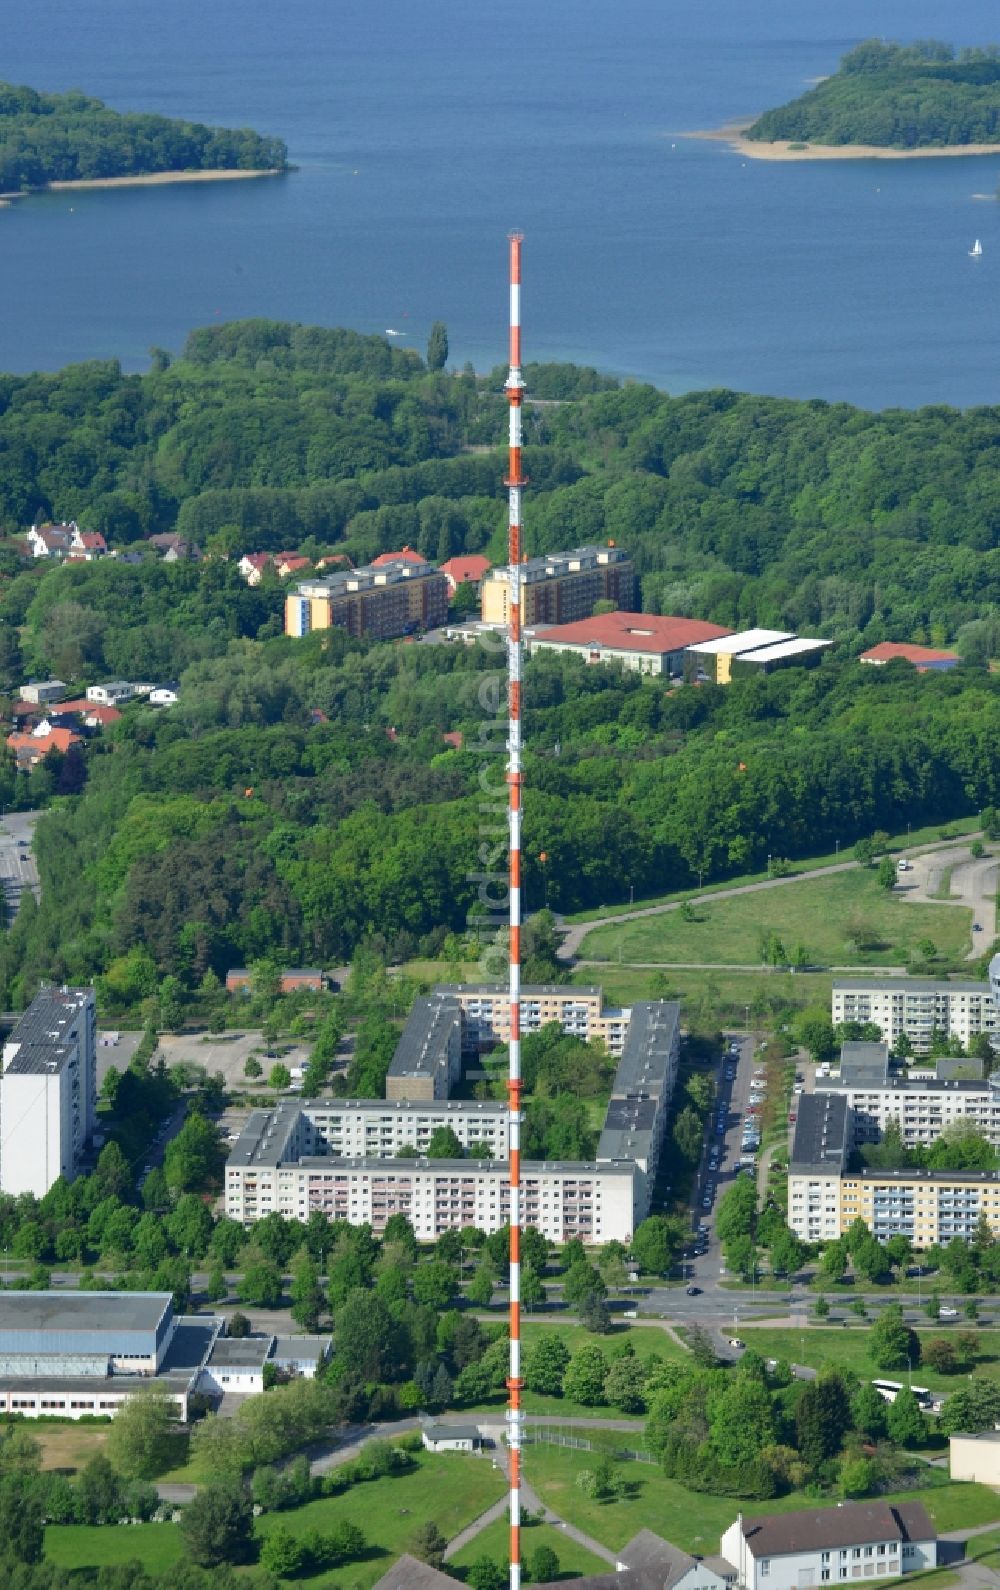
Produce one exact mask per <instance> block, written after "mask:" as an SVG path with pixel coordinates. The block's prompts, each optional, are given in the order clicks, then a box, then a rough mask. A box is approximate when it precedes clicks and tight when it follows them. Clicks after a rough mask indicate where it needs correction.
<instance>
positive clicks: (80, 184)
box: [34, 169, 283, 193]
mask: <svg viewBox="0 0 1000 1590" xmlns="http://www.w3.org/2000/svg"><path fill="white" fill-rule="evenodd" d="M282 175H283V173H282V172H280V171H278V170H277V169H272V170H268V171H149V172H146V173H145V174H144V175H143V176H136V177H82V178H80V179H79V180H78V181H74V182H47V183H46V184H45V186H44V187H43V188H37V189H35V190H34V191H35V192H37V193H63V192H71V193H72V192H75V190H76V189H77V188H156V187H160V186H161V185H162V184H163V183H166V182H238V181H241V180H243V179H245V178H247V177H280V176H282Z"/></svg>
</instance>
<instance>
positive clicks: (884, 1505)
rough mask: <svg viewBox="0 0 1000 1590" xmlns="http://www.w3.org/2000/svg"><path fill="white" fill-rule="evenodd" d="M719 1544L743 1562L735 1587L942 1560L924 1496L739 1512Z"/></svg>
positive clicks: (836, 1580) (892, 1570)
mask: <svg viewBox="0 0 1000 1590" xmlns="http://www.w3.org/2000/svg"><path fill="white" fill-rule="evenodd" d="M719 1549H720V1552H721V1554H722V1556H723V1558H724V1559H725V1560H726V1562H728V1563H731V1564H732V1566H733V1567H734V1568H735V1570H736V1577H735V1585H736V1590H804V1587H807V1586H817V1587H820V1586H822V1585H825V1584H831V1585H832V1584H841V1583H843V1582H844V1581H845V1580H850V1579H882V1578H885V1579H893V1578H899V1577H901V1576H902V1575H903V1574H905V1573H916V1572H917V1571H918V1570H921V1569H925V1568H933V1567H936V1565H937V1531H936V1529H935V1528H934V1525H933V1524H932V1523H931V1521H930V1519H929V1518H928V1516H927V1513H926V1512H925V1510H924V1508H923V1507H922V1506H921V1505H920V1503H919V1502H881V1501H878V1502H843V1503H841V1504H840V1505H839V1506H836V1507H815V1508H810V1509H808V1510H807V1511H803V1512H790V1513H771V1514H768V1515H765V1516H763V1517H755V1518H744V1516H743V1514H742V1513H740V1514H739V1515H738V1517H737V1519H736V1522H735V1523H734V1524H731V1525H730V1526H729V1528H728V1529H727V1530H726V1532H725V1534H724V1535H723V1537H722V1541H721V1544H720V1548H719Z"/></svg>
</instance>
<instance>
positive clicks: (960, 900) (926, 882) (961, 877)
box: [896, 850, 1000, 961]
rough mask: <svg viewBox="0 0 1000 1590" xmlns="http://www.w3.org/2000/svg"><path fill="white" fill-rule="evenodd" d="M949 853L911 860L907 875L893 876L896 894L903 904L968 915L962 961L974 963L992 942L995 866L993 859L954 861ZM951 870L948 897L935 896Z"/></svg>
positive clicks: (937, 853)
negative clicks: (939, 907) (959, 909)
mask: <svg viewBox="0 0 1000 1590" xmlns="http://www.w3.org/2000/svg"><path fill="white" fill-rule="evenodd" d="M954 854H955V853H954V851H952V850H934V851H930V852H928V853H927V854H925V855H918V856H914V857H913V861H912V866H911V867H910V870H909V871H908V872H902V873H899V874H898V875H897V882H896V892H897V893H898V894H901V895H902V897H903V899H904V900H912V901H915V902H921V903H922V902H930V903H932V904H934V905H958V906H962V907H964V908H965V909H966V910H971V912H972V946H971V948H970V949H969V951H968V953H967V955H966V960H969V961H974V960H977V959H978V958H979V956H980V955H982V953H983V949H984V948H985V946H986V945H988V944H991V943H992V942H993V938H994V935H995V925H994V924H995V922H996V892H997V871H998V865H1000V864H998V862H997V860H996V857H995V856H980V857H979V858H976V857H974V856H970V857H969V858H968V860H966V861H958V862H956V861H955V860H954ZM949 866H950V867H951V879H950V884H949V887H950V894H947V895H944V896H943V897H942V896H941V894H940V893H939V891H940V889H941V887H942V885H943V883H944V881H945V876H946V872H947V869H948V867H949Z"/></svg>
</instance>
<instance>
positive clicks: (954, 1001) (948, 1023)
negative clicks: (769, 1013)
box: [831, 957, 1000, 1054]
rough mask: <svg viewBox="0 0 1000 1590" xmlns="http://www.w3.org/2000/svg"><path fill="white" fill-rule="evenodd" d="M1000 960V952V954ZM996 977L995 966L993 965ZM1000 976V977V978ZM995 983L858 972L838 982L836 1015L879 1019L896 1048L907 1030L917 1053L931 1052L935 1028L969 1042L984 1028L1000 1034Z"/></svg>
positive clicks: (834, 1004) (999, 1037) (999, 1039)
mask: <svg viewBox="0 0 1000 1590" xmlns="http://www.w3.org/2000/svg"><path fill="white" fill-rule="evenodd" d="M995 959H998V960H1000V957H995ZM990 970H991V976H992V970H993V969H992V966H991V968H990ZM998 980H1000V979H998ZM997 1009H998V1003H997V998H996V993H995V989H994V987H993V986H991V984H990V983H979V982H961V981H958V980H956V981H954V982H947V981H945V980H943V979H940V980H938V979H935V978H931V977H884V978H880V977H871V978H869V977H852V978H844V979H838V980H837V981H836V982H835V983H834V985H833V998H832V1003H831V1019H832V1021H833V1023H834V1025H838V1024H839V1023H840V1022H842V1021H860V1022H868V1021H870V1022H874V1024H875V1026H877V1027H879V1028H880V1029H881V1032H882V1037H883V1039H884V1040H885V1042H886V1043H887V1044H888V1045H889V1048H890V1049H895V1048H896V1046H897V1044H898V1043H899V1040H900V1038H901V1037H902V1036H903V1035H904V1034H905V1035H906V1037H907V1038H909V1040H910V1043H911V1044H912V1045H913V1049H914V1052H915V1053H916V1054H927V1053H928V1051H929V1050H930V1047H931V1039H932V1037H933V1035H934V1033H935V1032H940V1033H945V1034H946V1035H947V1036H948V1037H949V1038H959V1039H960V1040H961V1042H962V1043H963V1044H965V1045H966V1047H968V1045H969V1044H970V1043H971V1042H972V1041H973V1040H974V1039H975V1038H977V1037H978V1036H979V1034H980V1033H984V1032H985V1033H988V1034H989V1035H990V1036H991V1038H992V1037H993V1035H994V1034H995V1035H996V1039H997V1044H998V1045H1000V1022H998V1019H997Z"/></svg>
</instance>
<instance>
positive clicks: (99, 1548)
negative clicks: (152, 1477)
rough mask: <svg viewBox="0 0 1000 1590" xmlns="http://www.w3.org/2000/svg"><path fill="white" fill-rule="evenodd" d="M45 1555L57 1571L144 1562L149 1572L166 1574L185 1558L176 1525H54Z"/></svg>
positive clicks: (46, 1540)
mask: <svg viewBox="0 0 1000 1590" xmlns="http://www.w3.org/2000/svg"><path fill="white" fill-rule="evenodd" d="M45 1555H46V1557H47V1558H48V1560H49V1562H51V1563H53V1564H54V1565H55V1566H56V1567H57V1568H108V1567H116V1566H117V1565H118V1564H119V1563H123V1562H132V1561H133V1560H135V1561H137V1562H141V1563H142V1566H143V1567H144V1568H145V1569H146V1570H147V1571H148V1572H149V1573H165V1572H166V1571H167V1569H169V1568H172V1567H173V1566H174V1564H175V1563H177V1562H180V1561H182V1560H183V1559H184V1558H185V1556H186V1553H185V1550H184V1539H183V1536H182V1535H181V1532H180V1530H179V1529H178V1528H177V1525H176V1524H129V1525H128V1526H124V1525H120V1524H106V1525H104V1526H103V1527H102V1528H99V1529H90V1528H88V1526H87V1525H86V1524H50V1525H49V1527H48V1528H47V1529H46V1531H45Z"/></svg>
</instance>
